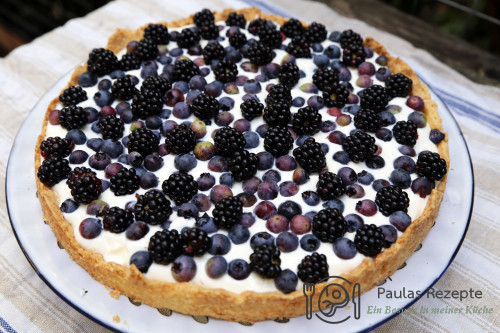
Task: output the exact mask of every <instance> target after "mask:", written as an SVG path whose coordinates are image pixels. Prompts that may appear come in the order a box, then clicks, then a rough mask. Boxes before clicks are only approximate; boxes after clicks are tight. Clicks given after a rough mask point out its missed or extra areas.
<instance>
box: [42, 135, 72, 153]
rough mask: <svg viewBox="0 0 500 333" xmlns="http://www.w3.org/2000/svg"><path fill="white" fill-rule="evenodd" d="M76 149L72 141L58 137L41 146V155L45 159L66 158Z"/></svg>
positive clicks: (46, 141)
mask: <svg viewBox="0 0 500 333" xmlns="http://www.w3.org/2000/svg"><path fill="white" fill-rule="evenodd" d="M74 147H75V144H74V143H73V141H72V140H71V139H66V138H64V139H62V138H60V137H58V136H56V137H49V138H47V139H45V140H43V141H42V143H41V144H40V153H41V154H42V156H43V157H44V158H51V157H66V156H68V155H69V154H70V153H71V151H72V150H73V148H74Z"/></svg>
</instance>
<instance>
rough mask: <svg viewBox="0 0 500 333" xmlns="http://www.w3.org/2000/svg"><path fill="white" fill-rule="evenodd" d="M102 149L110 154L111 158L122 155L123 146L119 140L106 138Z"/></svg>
mask: <svg viewBox="0 0 500 333" xmlns="http://www.w3.org/2000/svg"><path fill="white" fill-rule="evenodd" d="M101 151H102V152H103V153H106V154H108V155H109V157H111V158H117V157H118V156H120V155H121V154H122V153H123V146H122V144H121V143H120V142H118V141H113V140H111V139H106V140H104V142H103V144H102V146H101Z"/></svg>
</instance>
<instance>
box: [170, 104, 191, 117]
mask: <svg viewBox="0 0 500 333" xmlns="http://www.w3.org/2000/svg"><path fill="white" fill-rule="evenodd" d="M172 114H173V115H174V116H175V117H177V118H179V119H186V118H189V116H191V109H190V108H189V105H187V104H186V103H185V102H179V103H177V104H175V105H174V108H173V110H172Z"/></svg>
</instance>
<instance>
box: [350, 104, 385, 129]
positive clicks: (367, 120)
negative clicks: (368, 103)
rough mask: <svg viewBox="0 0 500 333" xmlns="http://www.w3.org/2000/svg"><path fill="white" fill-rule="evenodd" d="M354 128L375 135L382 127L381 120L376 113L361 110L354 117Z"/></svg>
mask: <svg viewBox="0 0 500 333" xmlns="http://www.w3.org/2000/svg"><path fill="white" fill-rule="evenodd" d="M354 126H356V128H359V129H362V130H363V131H366V132H373V133H375V132H376V131H377V130H378V129H379V128H380V126H381V120H380V118H379V117H378V115H377V113H375V111H372V110H370V109H361V110H359V111H358V113H356V115H355V116H354Z"/></svg>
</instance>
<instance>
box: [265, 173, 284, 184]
mask: <svg viewBox="0 0 500 333" xmlns="http://www.w3.org/2000/svg"><path fill="white" fill-rule="evenodd" d="M262 180H269V181H273V182H276V183H278V182H280V181H281V175H280V173H279V172H278V171H276V170H268V171H266V172H265V173H264V175H263V176H262Z"/></svg>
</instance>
